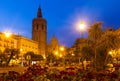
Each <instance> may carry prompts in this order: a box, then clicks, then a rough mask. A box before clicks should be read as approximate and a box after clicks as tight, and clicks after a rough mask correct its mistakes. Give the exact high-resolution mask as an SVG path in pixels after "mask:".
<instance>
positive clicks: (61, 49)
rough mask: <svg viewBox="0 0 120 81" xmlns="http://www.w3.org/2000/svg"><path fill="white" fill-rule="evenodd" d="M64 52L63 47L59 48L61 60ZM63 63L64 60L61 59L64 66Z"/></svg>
mask: <svg viewBox="0 0 120 81" xmlns="http://www.w3.org/2000/svg"><path fill="white" fill-rule="evenodd" d="M64 50H65V48H64V47H63V46H61V47H60V57H61V58H62V57H63V55H64V53H63V52H64ZM64 62H65V58H64V57H63V64H64Z"/></svg>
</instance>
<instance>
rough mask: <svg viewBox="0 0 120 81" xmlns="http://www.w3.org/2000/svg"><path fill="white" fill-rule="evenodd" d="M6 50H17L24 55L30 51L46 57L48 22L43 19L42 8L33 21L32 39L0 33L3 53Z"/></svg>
mask: <svg viewBox="0 0 120 81" xmlns="http://www.w3.org/2000/svg"><path fill="white" fill-rule="evenodd" d="M6 48H15V49H19V50H21V53H22V54H25V53H27V52H29V51H32V52H34V53H35V54H40V55H42V56H45V55H46V50H47V22H46V20H45V19H44V18H42V12H41V8H40V7H39V8H38V12H37V17H36V18H34V19H33V20H32V39H28V38H26V37H23V36H21V35H13V34H12V35H11V36H10V37H6V36H5V34H4V33H2V32H1V33H0V50H1V51H2V52H3V51H4V50H5V49H6Z"/></svg>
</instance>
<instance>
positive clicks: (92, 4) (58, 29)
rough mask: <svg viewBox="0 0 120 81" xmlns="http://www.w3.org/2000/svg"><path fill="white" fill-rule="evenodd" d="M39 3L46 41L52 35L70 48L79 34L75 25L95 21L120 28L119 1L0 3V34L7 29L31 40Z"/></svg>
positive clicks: (6, 0) (24, 0) (15, 0)
mask: <svg viewBox="0 0 120 81" xmlns="http://www.w3.org/2000/svg"><path fill="white" fill-rule="evenodd" d="M39 4H41V7H42V13H43V17H44V18H45V19H46V20H47V23H48V26H47V27H48V42H49V41H50V39H51V37H52V35H55V36H56V37H57V39H58V40H59V43H60V44H62V45H65V46H68V47H70V46H72V45H73V43H74V41H75V40H76V38H78V37H80V32H79V31H78V30H76V28H77V27H76V24H77V23H78V22H80V21H85V22H86V23H87V25H88V26H90V25H91V24H93V23H94V22H95V21H102V22H104V26H109V27H115V28H118V27H120V1H119V0H0V31H1V32H3V31H5V30H10V31H11V32H13V33H16V34H17V33H19V34H21V35H23V36H25V37H28V38H31V31H32V30H31V29H32V23H31V22H32V19H33V18H35V17H36V15H37V10H38V6H39Z"/></svg>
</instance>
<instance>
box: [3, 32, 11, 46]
mask: <svg viewBox="0 0 120 81" xmlns="http://www.w3.org/2000/svg"><path fill="white" fill-rule="evenodd" d="M4 34H5V37H6V38H7V39H8V38H10V36H11V33H10V32H5V33H4ZM6 42H7V47H8V40H6Z"/></svg>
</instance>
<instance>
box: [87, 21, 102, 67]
mask: <svg viewBox="0 0 120 81" xmlns="http://www.w3.org/2000/svg"><path fill="white" fill-rule="evenodd" d="M102 34H103V31H102V22H98V23H95V24H93V25H92V26H91V28H90V29H89V30H88V44H89V46H90V47H91V48H92V49H93V51H94V66H95V67H96V62H97V61H96V56H97V55H96V54H97V42H98V41H99V39H100V38H101V36H102Z"/></svg>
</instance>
